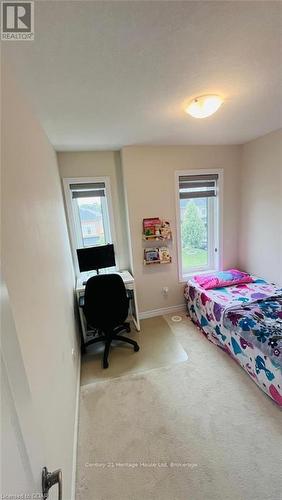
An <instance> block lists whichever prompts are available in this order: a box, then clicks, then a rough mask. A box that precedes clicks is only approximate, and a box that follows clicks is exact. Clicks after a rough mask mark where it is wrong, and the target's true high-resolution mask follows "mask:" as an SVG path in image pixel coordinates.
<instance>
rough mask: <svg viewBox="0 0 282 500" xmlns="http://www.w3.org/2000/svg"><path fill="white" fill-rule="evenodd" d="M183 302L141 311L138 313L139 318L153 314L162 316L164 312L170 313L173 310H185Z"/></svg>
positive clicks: (149, 316)
mask: <svg viewBox="0 0 282 500" xmlns="http://www.w3.org/2000/svg"><path fill="white" fill-rule="evenodd" d="M185 307H186V306H185V304H179V305H177V306H170V307H163V308H161V309H152V310H151V311H143V312H141V313H139V318H140V319H147V318H153V317H154V316H163V315H164V314H170V313H173V312H175V311H182V310H183V311H185Z"/></svg>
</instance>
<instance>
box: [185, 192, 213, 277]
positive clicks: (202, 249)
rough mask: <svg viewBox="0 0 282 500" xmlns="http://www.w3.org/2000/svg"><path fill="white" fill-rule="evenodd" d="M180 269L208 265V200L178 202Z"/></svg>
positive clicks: (194, 199)
mask: <svg viewBox="0 0 282 500" xmlns="http://www.w3.org/2000/svg"><path fill="white" fill-rule="evenodd" d="M180 223H181V246H182V268H183V272H184V273H185V272H187V271H188V270H190V269H191V268H201V267H206V266H207V265H208V261H209V259H208V233H209V232H208V223H209V219H208V198H193V199H190V200H189V199H181V200H180Z"/></svg>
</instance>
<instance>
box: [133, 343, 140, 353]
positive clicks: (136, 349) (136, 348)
mask: <svg viewBox="0 0 282 500" xmlns="http://www.w3.org/2000/svg"><path fill="white" fill-rule="evenodd" d="M139 349H140V347H139V345H137V344H136V345H135V346H134V351H135V352H138V351H139Z"/></svg>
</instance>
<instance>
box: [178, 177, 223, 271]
mask: <svg viewBox="0 0 282 500" xmlns="http://www.w3.org/2000/svg"><path fill="white" fill-rule="evenodd" d="M221 183H222V172H221V171H219V170H216V171H215V170H213V171H205V172H203V173H202V172H201V173H199V171H196V172H195V171H190V172H189V171H187V172H177V219H178V224H177V226H178V227H177V232H178V266H179V277H180V281H183V280H185V278H186V277H187V276H189V275H192V274H195V273H199V272H206V271H209V270H216V269H219V258H220V255H219V254H220V249H219V233H220V231H219V220H220V217H219V215H220V205H221V191H222V190H221V188H220V185H221Z"/></svg>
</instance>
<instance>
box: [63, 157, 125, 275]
mask: <svg viewBox="0 0 282 500" xmlns="http://www.w3.org/2000/svg"><path fill="white" fill-rule="evenodd" d="M57 156H58V164H59V171H60V176H61V178H62V179H63V178H64V177H99V176H108V177H109V178H110V183H111V193H112V204H113V212H114V224H115V232H116V252H117V255H118V263H119V267H120V269H128V267H129V252H128V235H127V228H126V224H125V205H124V192H123V182H122V172H121V164H120V154H119V152H117V151H85V152H75V153H73V152H66V153H58V154H57Z"/></svg>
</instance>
